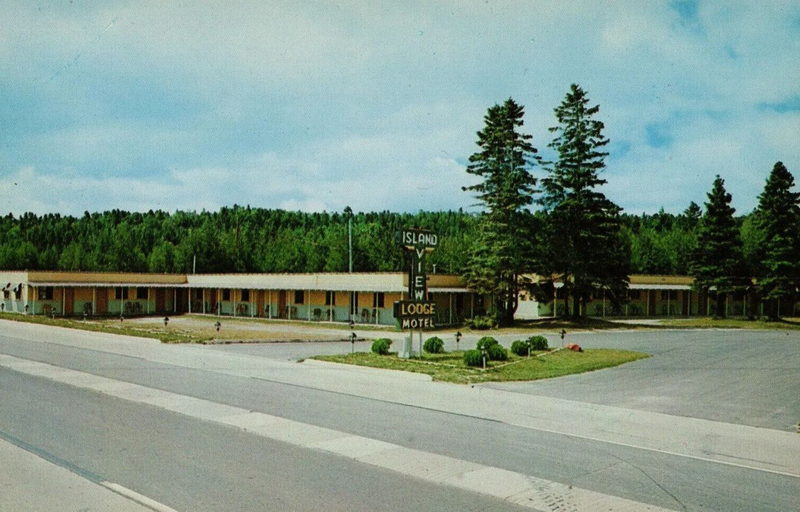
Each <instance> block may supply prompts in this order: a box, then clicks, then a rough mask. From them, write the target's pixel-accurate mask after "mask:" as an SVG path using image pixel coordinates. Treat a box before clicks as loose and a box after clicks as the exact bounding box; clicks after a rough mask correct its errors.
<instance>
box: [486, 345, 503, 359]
mask: <svg viewBox="0 0 800 512" xmlns="http://www.w3.org/2000/svg"><path fill="white" fill-rule="evenodd" d="M486 355H487V357H488V358H489V359H490V360H492V361H505V360H506V359H508V350H506V349H505V348H503V346H502V345H500V344H497V345H489V348H488V349H487V350H486Z"/></svg>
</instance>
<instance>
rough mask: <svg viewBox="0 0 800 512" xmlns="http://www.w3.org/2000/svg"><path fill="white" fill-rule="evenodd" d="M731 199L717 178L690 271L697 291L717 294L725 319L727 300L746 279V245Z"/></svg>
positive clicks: (741, 287) (719, 313)
mask: <svg viewBox="0 0 800 512" xmlns="http://www.w3.org/2000/svg"><path fill="white" fill-rule="evenodd" d="M730 203H731V195H730V194H728V193H727V192H726V191H725V181H724V180H723V179H722V178H720V177H719V175H717V177H716V179H715V180H714V186H713V188H712V189H711V192H709V193H708V201H707V202H706V203H705V207H706V211H705V214H704V215H703V217H702V218H701V219H700V226H699V228H698V231H697V246H696V247H695V250H694V252H693V253H692V258H691V260H692V261H691V264H690V270H691V272H692V275H693V276H694V279H695V288H697V289H698V290H701V291H704V292H706V293H708V292H709V291H710V290H712V289H713V290H714V291H715V292H716V296H717V301H716V313H715V315H716V316H718V317H724V316H725V299H726V297H727V295H728V294H730V293H732V292H735V291H738V290H741V289H743V288H744V286H745V283H746V279H745V278H744V277H743V275H742V274H743V272H742V265H741V261H742V241H741V239H740V237H739V227H738V226H737V225H736V220H735V219H734V217H733V214H734V213H735V211H736V210H735V209H734V208H733V207H732V206H731V205H730Z"/></svg>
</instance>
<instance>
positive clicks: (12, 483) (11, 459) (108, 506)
mask: <svg viewBox="0 0 800 512" xmlns="http://www.w3.org/2000/svg"><path fill="white" fill-rule="evenodd" d="M0 461H2V463H0V510H8V511H12V510H19V511H23V510H36V511H37V512H50V511H52V512H62V511H64V510H85V511H90V510H91V511H109V512H153V511H154V510H157V511H163V512H167V511H169V510H171V509H169V508H168V507H165V506H163V505H160V504H157V503H155V502H152V503H151V506H149V507H145V506H143V505H141V504H140V503H137V502H136V501H133V500H131V499H129V498H127V497H124V496H122V495H121V494H118V492H115V491H112V490H111V489H114V488H115V489H117V490H118V491H120V492H122V493H128V494H130V495H135V493H133V492H131V491H128V490H126V489H123V488H121V487H118V486H114V484H110V483H108V482H105V483H104V484H105V486H104V485H103V484H101V483H95V482H93V481H91V480H89V479H86V478H83V477H81V476H80V475H77V474H75V473H73V472H72V471H69V470H68V469H65V468H63V467H61V466H58V465H56V464H53V463H51V462H48V461H46V460H44V459H42V458H40V457H38V456H36V455H34V454H32V453H30V452H27V451H25V450H23V449H22V448H19V447H17V446H15V445H13V444H11V443H8V442H6V441H3V440H2V439H0ZM136 498H137V499H139V500H141V501H146V500H147V499H146V498H145V497H143V496H136ZM173 512H174V511H173Z"/></svg>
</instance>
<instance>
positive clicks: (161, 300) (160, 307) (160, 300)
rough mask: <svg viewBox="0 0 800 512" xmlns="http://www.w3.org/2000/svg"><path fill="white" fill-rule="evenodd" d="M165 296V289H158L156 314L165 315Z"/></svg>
mask: <svg viewBox="0 0 800 512" xmlns="http://www.w3.org/2000/svg"><path fill="white" fill-rule="evenodd" d="M164 294H165V290H164V288H156V313H163V312H164V310H165V309H166V306H165V302H166V301H165V295H164Z"/></svg>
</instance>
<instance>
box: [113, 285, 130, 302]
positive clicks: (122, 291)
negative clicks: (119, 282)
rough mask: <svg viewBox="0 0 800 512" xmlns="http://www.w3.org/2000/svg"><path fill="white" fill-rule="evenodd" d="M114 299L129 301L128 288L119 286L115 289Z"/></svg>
mask: <svg viewBox="0 0 800 512" xmlns="http://www.w3.org/2000/svg"><path fill="white" fill-rule="evenodd" d="M114 298H115V299H117V300H127V299H128V287H127V286H117V287H116V288H114Z"/></svg>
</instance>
